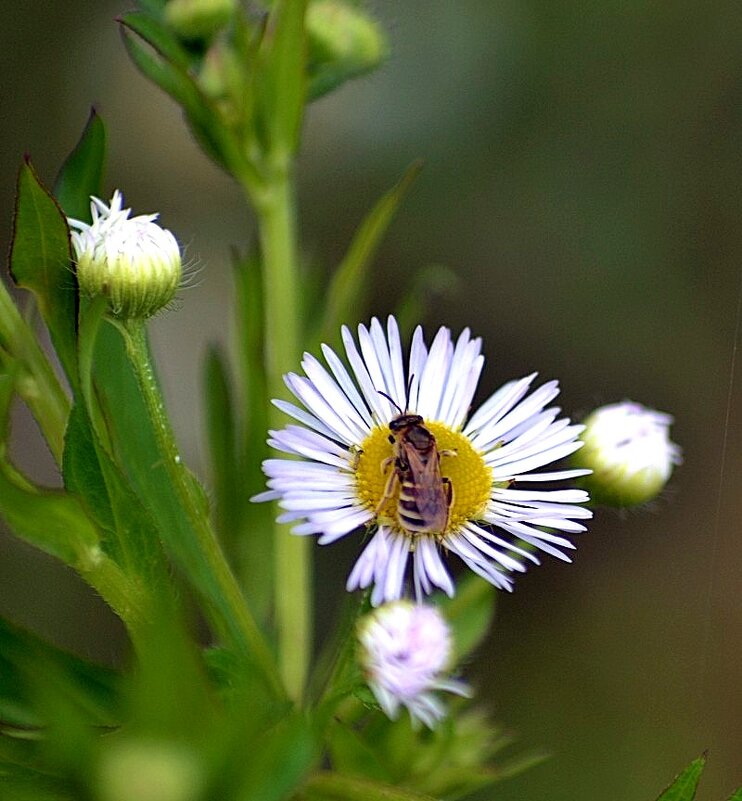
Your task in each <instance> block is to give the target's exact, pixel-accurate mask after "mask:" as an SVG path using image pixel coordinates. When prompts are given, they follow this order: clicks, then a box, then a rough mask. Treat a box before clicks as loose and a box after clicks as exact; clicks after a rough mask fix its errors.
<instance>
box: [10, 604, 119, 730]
mask: <svg viewBox="0 0 742 801" xmlns="http://www.w3.org/2000/svg"><path fill="white" fill-rule="evenodd" d="M40 661H43V663H44V664H49V665H53V666H54V668H55V670H56V672H57V675H59V676H62V677H63V678H64V685H65V687H64V692H65V694H66V695H67V696H68V698H70V699H71V700H72V701H73V703H74V704H75V705H76V707H77V708H78V709H79V710H80V712H81V713H82V714H84V716H85V718H86V720H87V721H88V723H89V724H90V725H94V726H113V725H115V724H117V723H118V722H119V721H120V714H119V709H118V703H119V702H118V692H119V676H118V674H117V673H116V672H115V671H113V670H110V669H108V668H104V667H101V666H99V665H94V664H92V663H90V662H86V661H85V660H83V659H80V658H78V657H76V656H73V655H72V654H69V653H67V652H66V651H63V650H62V649H60V648H57V647H55V646H53V645H51V644H49V643H47V642H45V641H44V640H42V639H41V638H39V637H38V636H36V635H35V634H32V633H31V632H29V631H25V630H24V629H21V628H19V627H17V626H14V625H13V624H11V623H9V622H8V621H6V620H3V619H2V618H0V675H2V677H3V679H2V683H0V719H2V722H3V725H11V726H17V727H22V728H25V727H31V726H38V725H40V724H41V722H42V715H43V710H39V709H38V708H37V707H36V704H35V703H34V699H33V696H32V693H30V692H29V686H28V681H27V676H28V673H29V671H31V672H36V673H38V663H39V662H40ZM34 666H36V667H34ZM40 713H41V714H40Z"/></svg>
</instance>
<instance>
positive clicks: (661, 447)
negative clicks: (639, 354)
mask: <svg viewBox="0 0 742 801" xmlns="http://www.w3.org/2000/svg"><path fill="white" fill-rule="evenodd" d="M584 423H585V431H584V433H583V434H582V436H581V439H582V441H583V442H584V443H585V445H584V446H583V447H582V448H581V449H580V450H579V451H577V452H576V453H575V454H574V455H573V456H572V464H573V465H574V466H575V467H579V468H588V469H590V470H592V471H593V472H592V474H591V475H589V476H585V477H584V478H582V479H580V483H581V485H582V486H583V487H584V488H585V489H586V490H588V491H589V492H590V495H591V497H592V499H593V500H594V501H595V502H596V503H599V504H605V505H606V506H616V507H627V506H638V505H639V504H643V503H647V502H648V501H651V500H652V499H653V498H655V497H657V495H658V494H659V493H660V492H661V491H662V489H663V488H664V487H665V485H666V484H667V482H668V480H669V478H670V474H671V473H672V470H673V467H674V466H675V465H677V464H680V463H681V461H682V458H681V453H680V448H679V447H678V446H677V445H676V444H675V443H673V442H671V441H670V425H671V423H672V417H670V415H668V414H664V413H662V412H657V411H654V409H648V408H646V407H644V406H641V405H639V404H638V403H632V402H631V401H624V402H623V403H614V404H611V405H609V406H602V407H601V408H599V409H596V410H595V411H594V412H592V413H591V414H590V415H589V416H588V417H587V418H586V419H585V421H584Z"/></svg>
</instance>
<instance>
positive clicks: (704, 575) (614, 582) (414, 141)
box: [0, 0, 742, 801]
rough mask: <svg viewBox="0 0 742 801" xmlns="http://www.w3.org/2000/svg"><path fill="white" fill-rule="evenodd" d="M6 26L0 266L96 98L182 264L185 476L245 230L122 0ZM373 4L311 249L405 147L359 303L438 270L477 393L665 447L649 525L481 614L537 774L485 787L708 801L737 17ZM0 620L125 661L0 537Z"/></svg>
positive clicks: (338, 118)
mask: <svg viewBox="0 0 742 801" xmlns="http://www.w3.org/2000/svg"><path fill="white" fill-rule="evenodd" d="M0 8H1V9H2V17H0V18H1V19H2V20H3V24H2V26H0V59H1V61H0V115H1V119H2V147H1V152H0V179H1V180H0V212H1V216H0V219H2V220H5V222H4V223H0V238H1V239H2V241H1V242H0V246H2V248H3V251H6V249H7V241H8V237H9V232H10V223H11V213H12V198H13V183H14V180H15V173H16V170H17V167H18V165H19V163H20V160H21V157H22V155H23V153H24V152H25V151H28V152H29V153H30V154H31V156H32V158H33V162H34V164H35V166H36V167H37V169H38V171H39V172H40V174H41V176H42V177H43V178H45V179H46V180H47V181H48V182H51V181H52V180H53V177H54V175H55V173H56V171H57V169H58V167H59V165H60V163H61V162H62V160H63V159H64V157H65V155H66V154H67V153H68V151H69V150H70V148H71V147H72V146H73V145H74V143H75V141H76V140H77V137H78V136H79V133H80V131H81V129H82V126H83V125H84V122H85V119H86V117H87V114H88V108H89V105H90V103H91V102H93V103H95V104H96V105H97V107H98V109H99V111H100V113H101V115H102V116H103V118H104V120H105V121H106V123H107V124H108V128H109V134H110V170H109V177H108V181H107V191H108V193H109V195H110V192H111V191H112V190H113V188H115V187H120V188H121V189H122V190H123V191H124V193H125V195H126V199H127V202H128V204H131V205H132V206H133V207H134V209H135V211H136V212H138V213H144V212H149V211H155V210H159V211H161V215H162V221H163V223H164V224H165V225H166V226H168V227H170V228H171V229H172V230H173V231H174V232H175V233H176V235H178V237H179V238H180V240H181V242H183V243H184V244H185V245H186V249H187V255H188V257H189V258H190V259H191V260H192V261H193V262H195V263H197V264H199V265H201V266H202V267H203V271H202V274H201V282H200V284H199V285H198V286H197V287H196V288H195V289H189V290H188V291H185V292H183V297H182V308H181V309H180V310H179V311H177V312H173V313H170V314H167V315H165V316H162V317H161V318H158V319H157V320H156V321H155V322H154V324H153V326H152V328H153V335H154V339H155V345H156V349H157V353H158V355H159V361H160V366H161V369H162V370H163V373H164V382H165V390H166V394H167V396H168V401H169V404H170V407H171V409H172V412H173V414H174V417H175V424H176V428H177V430H178V434H179V437H180V439H181V441H182V444H183V450H184V452H185V453H186V454H187V456H188V459H189V461H190V463H191V464H192V465H193V466H195V467H196V468H197V469H199V470H201V471H203V441H202V438H201V423H200V421H201V407H200V402H199V398H198V391H197V386H198V384H199V381H200V366H201V360H202V357H203V354H204V348H205V345H206V343H207V342H209V341H212V340H226V339H227V338H228V336H229V332H228V331H227V330H225V322H224V321H225V315H226V307H227V306H228V304H229V302H230V300H229V292H230V288H229V270H228V262H229V246H230V245H232V244H237V245H240V246H244V245H246V244H247V243H248V242H250V241H251V239H252V237H253V235H254V228H253V223H252V220H251V218H250V216H249V214H248V213H247V212H246V211H245V209H244V206H243V205H242V203H241V198H240V193H239V192H238V190H237V188H236V187H235V186H234V185H232V184H231V183H230V182H229V180H228V179H227V178H226V177H225V176H224V175H222V174H221V173H220V172H219V171H218V170H217V169H216V168H215V167H213V166H212V165H211V164H210V163H209V162H207V161H206V159H205V158H204V157H202V156H201V154H200V153H199V151H198V150H197V148H196V146H195V145H194V144H193V142H192V141H191V140H190V138H189V136H188V134H187V133H186V131H185V129H184V126H183V125H182V123H181V120H180V115H179V112H178V110H177V108H176V107H175V106H174V105H173V104H172V103H171V102H170V101H169V100H166V99H164V98H163V96H161V95H160V93H159V92H158V91H157V90H156V89H155V88H154V87H152V86H150V85H149V84H148V83H146V82H145V80H144V79H143V78H141V77H140V76H139V75H138V74H137V73H136V71H135V70H134V68H133V66H131V65H130V63H129V62H128V61H127V58H126V55H125V53H124V50H123V47H122V45H121V43H120V41H119V37H118V32H117V29H116V25H115V23H114V21H113V18H114V16H115V15H116V14H117V13H120V12H122V11H124V10H127V9H126V3H125V2H123V0H122V2H119V1H118V0H117V1H116V2H114V1H113V0H106V1H105V2H103V1H99V2H88V3H85V2H82V0H66V2H64V3H61V2H41V1H40V0H29V1H28V2H23V3H20V2H9V0H1V1H0ZM371 8H372V10H373V11H374V12H375V13H376V14H377V16H378V17H379V19H381V20H382V21H383V23H384V25H385V27H386V29H387V31H388V33H389V37H390V39H391V44H392V55H391V59H390V61H389V63H388V64H387V65H386V66H385V68H384V69H383V70H382V71H381V72H379V73H377V74H375V75H374V76H372V77H370V78H367V79H364V80H362V81H359V82H357V83H355V84H353V85H351V86H348V87H346V88H344V89H343V90H342V91H340V92H338V93H337V94H335V95H333V96H332V97H330V98H327V99H325V100H323V101H321V102H319V103H318V104H316V105H315V106H314V107H312V109H311V110H310V112H309V115H308V119H307V123H306V131H305V144H304V149H303V155H302V160H301V198H300V199H301V206H302V214H303V221H302V225H303V227H302V233H303V242H304V247H305V255H306V257H307V259H309V260H312V261H315V262H320V263H323V264H327V266H328V269H329V268H331V266H332V265H333V264H335V263H336V262H337V260H338V259H339V258H340V256H341V255H342V253H343V251H344V247H345V245H346V243H347V241H348V239H349V237H350V236H351V234H352V231H353V230H354V227H355V225H356V224H357V222H358V220H359V219H360V217H361V216H362V214H363V213H364V211H365V210H366V209H368V207H369V206H370V205H371V204H372V203H373V202H374V200H375V199H376V198H377V197H378V195H379V194H380V193H381V192H382V191H384V190H385V189H386V188H388V187H389V186H390V185H391V184H392V183H393V182H394V181H395V180H396V179H397V177H398V176H399V174H400V173H401V171H402V170H403V169H404V167H405V166H406V165H407V164H409V163H410V162H411V161H412V160H413V159H415V158H417V157H422V158H423V159H424V160H425V163H426V166H425V169H424V171H423V174H422V176H421V177H420V179H419V181H418V183H417V184H416V186H415V187H414V189H413V191H412V193H411V195H410V197H409V199H408V201H407V202H406V204H405V206H404V207H403V210H402V212H401V213H400V215H399V216H398V218H397V220H396V222H395V223H394V225H393V227H392V230H391V232H390V234H389V236H388V238H387V240H386V242H385V245H384V247H383V249H382V251H381V253H380V256H379V259H378V261H377V266H376V268H375V272H374V280H373V296H372V297H371V298H370V299H369V311H370V312H373V313H379V314H384V313H386V312H387V311H388V310H389V309H390V308H392V307H393V305H394V302H395V297H397V296H398V295H399V293H400V291H401V290H402V289H404V288H405V287H406V286H408V285H409V282H410V280H411V276H412V274H413V273H414V271H415V270H417V269H418V268H420V267H422V266H425V265H431V264H440V265H444V266H446V267H448V268H450V270H452V271H453V272H455V274H456V275H457V276H458V279H459V280H458V282H457V284H456V287H455V288H454V290H453V291H452V292H451V293H449V294H448V295H447V296H446V297H438V298H437V299H436V300H435V301H434V303H433V306H432V309H431V312H430V314H429V315H428V318H427V320H426V322H427V325H428V327H429V330H433V328H434V327H437V326H438V325H439V324H443V323H445V324H447V325H450V326H452V328H453V329H454V330H458V329H460V327H462V326H463V325H470V326H471V327H472V328H473V329H474V331H475V332H476V333H477V334H481V335H482V336H483V337H484V338H485V352H486V355H487V358H488V361H487V365H486V368H485V373H484V378H483V382H482V388H481V391H482V393H483V394H484V393H487V392H490V391H492V390H494V389H495V388H496V386H497V385H498V384H500V383H502V382H503V381H505V380H508V379H510V378H512V377H515V376H520V375H523V374H525V373H527V372H530V371H531V370H534V369H537V370H539V371H540V373H541V375H542V377H543V378H550V377H558V378H559V379H560V380H561V382H562V386H563V395H562V398H561V402H562V405H563V408H564V410H565V412H566V413H568V414H570V415H572V416H579V415H580V414H582V413H583V412H586V411H587V410H589V409H590V408H592V407H593V406H595V405H597V404H599V403H607V402H611V401H615V400H621V399H624V398H631V399H633V400H636V401H639V402H644V403H646V404H649V405H652V406H655V407H657V408H659V409H662V410H665V411H669V412H672V413H673V414H674V415H675V418H676V424H675V427H674V432H673V433H674V438H675V440H676V441H677V442H679V443H680V444H681V445H682V446H683V449H684V455H685V464H684V465H683V466H682V467H681V468H680V469H679V470H678V471H677V474H676V476H675V477H674V479H673V481H672V483H671V485H670V487H669V488H668V489H667V490H666V492H665V493H664V495H663V496H662V497H661V498H660V499H659V500H657V501H656V502H655V503H654V504H653V505H652V507H651V508H650V509H649V510H643V511H641V512H633V513H630V514H627V515H619V514H617V513H603V514H599V515H598V517H597V519H596V521H595V523H594V525H593V526H592V527H591V531H590V532H589V533H588V534H585V535H583V536H581V537H580V538H579V543H578V545H579V547H578V551H577V553H576V558H575V564H573V565H564V564H561V563H556V562H553V561H552V562H548V563H546V564H544V566H543V567H541V568H538V569H534V570H532V571H531V572H530V573H529V574H528V575H527V576H525V577H523V578H521V579H519V581H518V586H517V591H516V592H515V594H514V595H512V596H507V597H501V605H500V615H499V619H498V622H497V626H496V629H495V631H494V632H493V634H492V636H491V638H490V639H489V641H488V643H487V645H486V646H485V647H484V648H483V649H482V650H481V652H480V654H479V655H478V658H477V659H476V661H475V663H474V664H473V665H472V666H471V668H470V675H472V676H473V677H474V681H475V683H476V684H477V686H478V687H479V689H480V693H481V695H482V696H483V697H486V698H487V699H488V703H489V704H490V706H491V708H492V709H493V710H494V713H495V715H496V717H497V718H498V719H499V720H501V721H502V722H503V723H504V724H506V725H507V726H508V727H509V728H511V729H513V730H514V731H515V732H516V733H517V734H518V737H519V742H520V744H521V746H522V747H524V748H525V747H533V748H545V749H547V750H550V751H551V752H552V754H553V757H552V759H551V760H550V761H548V762H546V763H545V764H543V765H541V766H540V767H538V768H535V769H534V770H532V771H531V772H529V773H528V774H526V775H524V776H523V777H521V778H518V779H516V780H512V781H510V782H506V783H505V784H503V785H501V786H500V787H499V788H498V790H497V791H496V792H495V793H492V794H491V797H492V798H497V799H500V800H501V801H516V799H517V800H518V801H521V800H523V799H529V800H530V799H533V800H534V801H541V799H547V798H548V799H549V801H593V799H596V798H600V799H605V800H606V801H652V799H653V798H655V797H656V796H657V795H658V794H659V792H660V790H661V789H662V788H663V786H664V785H666V784H667V783H668V782H669V780H670V779H671V778H672V776H673V775H674V774H675V773H676V772H677V771H678V770H680V769H681V768H682V767H683V766H684V765H685V764H687V763H688V762H689V761H690V760H691V759H692V758H694V757H695V756H697V755H698V754H699V753H700V752H701V751H702V750H703V749H705V748H708V749H710V756H709V764H708V768H707V771H706V776H705V778H704V781H703V785H702V789H701V791H700V793H699V801H722V799H724V798H726V797H727V796H728V795H729V794H730V793H731V791H732V790H733V789H734V788H736V787H737V786H739V785H740V784H742V681H741V680H740V679H741V676H742V593H741V592H740V587H741V585H742V578H741V577H742V544H741V543H740V533H741V527H740V512H741V511H742V501H741V499H740V480H739V474H740V468H741V467H742V464H741V462H742V459H741V456H740V453H741V448H740V446H741V445H742V430H741V423H742V415H741V414H740V399H741V398H742V379H741V378H740V377H739V375H733V374H732V373H731V362H732V354H733V348H734V342H735V325H736V321H737V311H736V309H737V300H738V296H739V281H740V262H741V259H742V235H741V234H740V230H741V227H740V224H739V216H740V206H741V203H740V201H741V200H742V196H741V193H740V189H739V187H740V169H739V168H740V160H741V159H740V139H741V134H742V119H741V117H742V103H741V102H740V101H741V100H742V97H741V89H742V50H741V49H740V46H739V43H740V41H742V10H741V9H740V6H739V4H738V3H737V2H732V0H729V1H728V2H710V3H691V2H687V1H686V0H676V2H673V3H654V2H635V1H634V2H632V1H631V0H623V2H610V0H609V1H607V2H606V1H605V0H603V1H601V2H598V0H593V2H581V3H576V2H564V3H552V2H538V1H537V0H511V1H510V2H500V1H499V0H497V1H496V2H491V1H487V0H461V2H456V3H452V2H445V1H444V0H425V2H423V1H422V0H407V1H406V2H395V1H394V0H385V1H384V2H382V0H376V2H374V3H373V4H372V6H371ZM194 320H196V321H197V324H194ZM727 415H728V420H727ZM15 437H16V445H17V447H16V452H17V456H18V460H19V462H20V463H21V464H22V465H23V466H24V467H26V468H27V469H28V470H29V472H31V473H32V475H33V476H35V477H36V478H37V479H38V480H40V481H46V482H49V483H51V482H54V481H55V480H56V478H55V476H54V471H53V468H52V467H51V463H50V459H49V458H48V456H47V455H46V454H45V453H44V450H43V446H42V445H40V443H39V441H38V435H37V433H36V431H35V429H34V427H33V424H32V423H29V421H28V419H27V417H26V416H25V415H24V414H23V413H22V410H21V411H19V414H18V420H17V423H16V426H15ZM724 452H726V462H725V463H724V461H723V454H724ZM354 553H355V544H354V543H350V544H347V545H346V547H345V550H342V549H341V550H337V551H334V554H335V558H334V559H332V558H329V552H328V551H321V552H318V553H317V557H318V560H317V561H318V569H319V570H320V571H323V575H324V573H325V572H326V571H327V570H328V569H329V565H330V563H337V562H339V561H341V559H344V560H345V561H344V562H343V563H342V564H339V565H337V569H338V571H339V572H338V576H340V575H344V574H345V572H347V569H348V567H349V564H350V560H351V559H352V556H353V554H354ZM339 581H340V578H338V582H339ZM320 601H321V602H324V604H325V608H327V607H328V606H329V605H330V604H331V601H332V599H328V598H326V597H324V596H323V597H322V598H321V599H320ZM0 611H2V613H4V614H6V615H7V616H9V617H10V618H11V619H13V620H16V621H18V622H20V623H24V624H27V625H31V626H33V627H34V628H35V629H37V630H38V631H41V632H42V633H44V634H45V635H47V636H49V637H51V638H52V639H54V640H55V641H57V642H60V643H64V644H67V645H68V646H70V647H72V648H73V649H75V650H76V651H78V652H80V653H84V654H88V655H95V656H96V657H97V658H99V659H103V660H105V661H114V660H116V659H118V658H120V656H121V654H122V651H123V649H124V647H125V646H124V643H123V641H122V637H121V631H120V628H119V627H118V625H117V623H116V621H115V620H114V619H113V617H112V616H111V615H110V613H108V611H107V610H106V609H105V608H104V607H103V606H102V604H100V603H99V602H98V601H97V599H96V598H94V597H93V596H92V595H91V593H89V592H88V591H87V590H86V588H85V587H83V586H81V584H80V583H79V582H78V581H77V580H76V579H75V577H74V576H72V575H70V573H69V572H68V571H66V570H64V569H63V568H61V567H59V566H58V565H56V564H54V563H53V562H52V561H51V560H49V559H46V558H44V557H43V556H40V555H39V554H37V553H35V552H33V551H31V550H30V549H28V548H26V547H24V546H22V545H19V544H17V543H14V542H12V541H11V540H10V539H9V538H8V537H6V536H2V538H1V539H0Z"/></svg>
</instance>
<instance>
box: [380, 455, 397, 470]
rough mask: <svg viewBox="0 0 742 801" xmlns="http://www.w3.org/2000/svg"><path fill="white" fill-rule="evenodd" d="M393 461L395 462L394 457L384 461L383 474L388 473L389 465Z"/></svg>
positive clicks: (382, 465) (382, 464) (388, 457)
mask: <svg viewBox="0 0 742 801" xmlns="http://www.w3.org/2000/svg"><path fill="white" fill-rule="evenodd" d="M393 461H394V457H393V456H387V457H386V459H384V461H383V462H382V463H381V472H382V473H386V471H387V470H388V469H389V465H390V464H391V463H392V462H393Z"/></svg>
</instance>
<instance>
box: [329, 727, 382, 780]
mask: <svg viewBox="0 0 742 801" xmlns="http://www.w3.org/2000/svg"><path fill="white" fill-rule="evenodd" d="M327 746H328V748H329V751H330V758H331V764H332V766H333V768H335V770H337V772H338V773H342V774H343V775H344V776H360V777H364V778H366V779H372V780H374V781H380V782H388V783H389V784H392V783H393V778H394V777H393V776H392V774H391V772H390V771H389V770H387V769H386V767H385V766H384V765H383V764H382V763H381V762H380V761H379V758H378V755H377V753H376V751H375V750H374V748H372V746H371V745H370V744H369V743H367V742H366V741H365V740H363V739H362V738H361V737H360V736H359V734H358V732H356V731H355V730H354V729H353V728H351V727H350V726H346V725H345V724H343V723H342V722H340V721H336V722H335V725H333V726H331V727H330V729H329V730H328V732H327Z"/></svg>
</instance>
